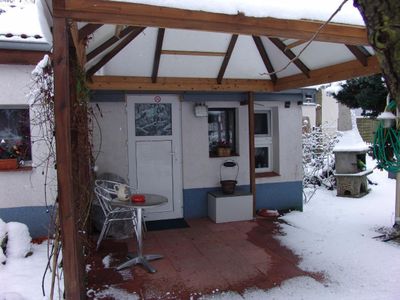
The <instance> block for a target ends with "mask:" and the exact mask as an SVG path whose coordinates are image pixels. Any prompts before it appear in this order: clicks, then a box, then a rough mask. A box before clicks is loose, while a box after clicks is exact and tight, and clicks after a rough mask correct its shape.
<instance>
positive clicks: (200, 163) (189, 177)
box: [182, 101, 249, 189]
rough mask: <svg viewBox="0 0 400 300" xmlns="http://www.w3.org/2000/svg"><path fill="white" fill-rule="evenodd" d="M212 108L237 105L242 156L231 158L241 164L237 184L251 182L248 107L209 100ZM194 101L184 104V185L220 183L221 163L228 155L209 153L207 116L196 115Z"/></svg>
mask: <svg viewBox="0 0 400 300" xmlns="http://www.w3.org/2000/svg"><path fill="white" fill-rule="evenodd" d="M207 105H208V107H209V108H213V107H218V108H223V107H235V108H237V110H238V111H237V117H238V119H237V122H236V123H237V129H238V137H237V138H238V146H239V149H238V150H239V156H232V157H229V159H233V160H235V161H236V162H237V163H238V165H239V175H238V179H237V181H238V185H248V184H249V139H248V110H247V106H246V105H242V106H241V105H240V103H239V102H225V101H224V102H208V103H207ZM193 106H194V103H183V104H182V128H183V130H182V143H183V178H184V181H183V188H184V189H193V188H210V187H219V186H220V183H219V182H220V178H219V177H220V167H221V164H222V163H223V162H224V161H225V160H226V159H228V158H227V157H209V150H208V144H209V143H208V118H206V117H203V118H201V117H195V115H194V109H193Z"/></svg>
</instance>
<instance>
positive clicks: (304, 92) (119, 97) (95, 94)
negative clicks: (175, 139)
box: [90, 88, 316, 103]
mask: <svg viewBox="0 0 400 300" xmlns="http://www.w3.org/2000/svg"><path fill="white" fill-rule="evenodd" d="M148 93H149V92H136V93H132V94H148ZM151 93H152V94H154V93H155V92H151ZM126 94H128V93H126V92H125V91H108V90H105V91H92V92H91V95H90V101H91V102H124V101H125V96H126ZM162 94H169V93H168V92H162ZM174 94H182V95H183V98H184V100H185V101H187V102H206V101H238V102H241V101H247V97H248V94H247V93H243V92H217V93H215V92H184V93H174ZM315 94H316V89H310V88H308V89H293V90H286V91H283V92H275V93H255V100H256V101H298V102H299V101H300V102H310V101H311V102H313V103H315Z"/></svg>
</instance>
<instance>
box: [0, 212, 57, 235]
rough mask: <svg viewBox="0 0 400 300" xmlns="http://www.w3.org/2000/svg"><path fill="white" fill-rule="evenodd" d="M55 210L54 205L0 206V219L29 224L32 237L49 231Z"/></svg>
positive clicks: (46, 233)
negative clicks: (51, 217)
mask: <svg viewBox="0 0 400 300" xmlns="http://www.w3.org/2000/svg"><path fill="white" fill-rule="evenodd" d="M47 209H48V210H47ZM53 210H54V207H53V206H49V207H48V208H47V207H46V206H25V207H12V208H0V219H2V220H3V221H4V222H6V223H8V222H20V223H24V224H26V225H27V226H28V228H29V233H30V234H31V237H33V238H35V237H43V236H47V235H48V233H49V225H50V216H51V214H52V212H53Z"/></svg>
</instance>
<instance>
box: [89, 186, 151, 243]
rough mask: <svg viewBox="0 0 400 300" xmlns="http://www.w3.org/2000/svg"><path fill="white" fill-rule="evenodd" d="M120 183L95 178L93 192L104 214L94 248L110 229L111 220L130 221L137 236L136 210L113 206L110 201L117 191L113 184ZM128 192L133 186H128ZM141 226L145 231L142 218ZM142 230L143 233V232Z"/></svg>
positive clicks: (115, 196)
mask: <svg viewBox="0 0 400 300" xmlns="http://www.w3.org/2000/svg"><path fill="white" fill-rule="evenodd" d="M118 184H121V183H120V182H116V181H111V180H96V181H95V189H94V190H95V194H96V197H97V200H98V201H99V204H100V206H101V208H102V210H103V213H104V215H105V220H104V223H103V227H102V229H101V232H100V236H99V238H98V240H97V247H96V250H98V249H99V247H100V243H101V241H102V240H103V239H104V238H105V237H106V236H107V233H108V231H109V229H110V226H111V224H112V223H113V222H117V221H129V220H131V221H132V224H133V227H134V230H135V236H137V232H136V230H137V227H136V225H137V216H136V210H135V209H130V208H122V207H113V206H112V205H111V202H112V201H113V199H115V198H117V192H116V190H115V185H118ZM129 188H130V192H133V191H134V190H135V188H134V187H129ZM142 223H143V225H144V226H142V228H143V231H144V232H146V231H147V228H146V223H145V221H144V219H142ZM144 232H143V234H144Z"/></svg>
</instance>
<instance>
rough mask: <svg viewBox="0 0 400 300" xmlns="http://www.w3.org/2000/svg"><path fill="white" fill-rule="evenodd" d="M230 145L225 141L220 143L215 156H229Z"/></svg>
mask: <svg viewBox="0 0 400 300" xmlns="http://www.w3.org/2000/svg"><path fill="white" fill-rule="evenodd" d="M231 150H232V148H231V145H230V144H229V143H228V142H226V141H220V142H219V143H218V146H217V155H218V156H220V157H226V156H231Z"/></svg>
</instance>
